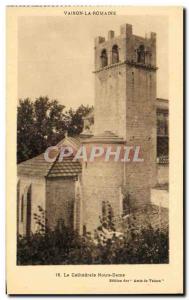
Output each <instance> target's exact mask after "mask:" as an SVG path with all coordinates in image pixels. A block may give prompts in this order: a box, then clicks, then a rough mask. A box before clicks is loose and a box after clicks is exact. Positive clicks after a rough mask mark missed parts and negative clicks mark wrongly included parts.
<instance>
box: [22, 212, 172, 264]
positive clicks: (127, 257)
mask: <svg viewBox="0 0 189 300" xmlns="http://www.w3.org/2000/svg"><path fill="white" fill-rule="evenodd" d="M107 218H108V219H107V220H108V221H107V222H106V220H105V216H103V217H102V218H101V224H102V225H101V226H100V227H98V229H97V231H96V238H92V237H91V235H90V233H86V234H85V235H83V236H79V235H78V234H77V233H76V232H74V231H73V230H71V229H69V228H66V227H65V226H64V224H63V223H62V224H61V226H60V224H58V226H57V228H55V230H50V229H49V228H47V227H46V228H45V229H44V223H43V222H42V221H41V220H40V217H37V216H36V220H37V222H38V225H40V224H42V225H41V228H39V230H38V232H37V233H35V234H32V235H31V236H30V237H18V242H17V264H18V265H55V264H56V265H59V264H159V263H162V264H163V263H168V252H169V250H168V249H169V242H168V229H165V228H164V229H163V231H162V230H159V229H158V228H153V227H152V226H151V225H148V226H145V227H143V226H140V227H137V228H136V227H135V226H134V224H129V225H128V226H127V228H126V230H125V231H124V233H122V234H119V233H117V232H116V231H115V229H114V226H115V225H114V224H113V222H112V219H111V217H110V214H108V217H107ZM104 224H105V228H104V229H103V226H104ZM99 232H101V235H99ZM104 232H105V233H107V232H108V233H109V234H108V235H106V234H105V233H104ZM102 235H103V237H104V239H103V242H102V239H101V236H102Z"/></svg>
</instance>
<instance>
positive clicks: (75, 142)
mask: <svg viewBox="0 0 189 300" xmlns="http://www.w3.org/2000/svg"><path fill="white" fill-rule="evenodd" d="M63 145H71V146H73V147H74V148H75V149H77V148H78V147H79V145H80V140H79V138H77V137H76V138H73V137H66V138H65V139H64V140H62V141H60V142H59V143H58V144H57V146H58V148H59V149H61V146H63ZM59 154H60V151H59V152H58V153H57V156H56V160H55V162H47V161H46V160H45V157H44V153H42V154H40V155H38V156H36V157H34V158H32V159H28V160H26V161H24V162H22V163H20V164H18V165H17V174H18V176H21V175H25V176H36V177H74V176H77V175H78V174H80V173H81V163H80V162H79V161H73V157H67V158H65V157H64V159H63V160H62V161H61V162H59V161H58V158H59Z"/></svg>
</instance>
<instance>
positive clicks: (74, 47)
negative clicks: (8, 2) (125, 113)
mask: <svg viewBox="0 0 189 300" xmlns="http://www.w3.org/2000/svg"><path fill="white" fill-rule="evenodd" d="M125 23H129V24H132V25H133V33H134V34H136V35H141V36H145V35H146V34H147V36H148V35H149V34H150V32H151V31H152V32H156V33H157V66H158V68H159V69H158V71H157V97H160V98H166V99H168V19H167V17H163V16H158V17H157V16H153V17H152V16H128V17H127V16H125V15H124V16H121V15H118V16H104V17H101V16H88V17H87V16H85V17H83V16H62V17H61V16H57V17H56V16H31V17H30V16H27V17H19V21H18V99H20V98H26V97H29V98H30V99H32V100H34V99H35V98H37V97H39V96H48V97H49V98H50V99H57V100H58V101H59V102H60V103H61V104H64V105H65V106H66V107H67V108H69V107H74V108H76V107H78V106H79V105H80V104H84V105H87V104H89V105H94V88H95V87H94V76H95V75H94V74H93V70H94V38H95V37H96V36H99V35H100V36H105V37H106V38H107V34H108V31H109V30H114V31H115V35H119V30H120V25H122V24H125Z"/></svg>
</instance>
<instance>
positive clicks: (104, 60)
mask: <svg viewBox="0 0 189 300" xmlns="http://www.w3.org/2000/svg"><path fill="white" fill-rule="evenodd" d="M107 65H108V56H107V52H106V49H104V50H102V52H101V66H102V68H104V67H106V66H107Z"/></svg>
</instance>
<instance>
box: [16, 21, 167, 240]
mask: <svg viewBox="0 0 189 300" xmlns="http://www.w3.org/2000/svg"><path fill="white" fill-rule="evenodd" d="M94 52H95V53H94V55H95V66H94V76H95V105H94V111H92V112H91V113H90V114H89V115H88V116H86V117H85V118H84V128H83V132H82V133H81V135H80V136H77V137H69V136H68V137H65V139H64V140H63V141H60V143H59V144H58V146H59V147H61V146H62V145H69V146H71V147H73V148H74V149H78V148H79V147H81V146H82V145H83V146H86V147H91V146H93V145H94V146H96V145H98V146H102V147H107V146H112V147H115V146H121V147H122V146H138V145H139V146H140V147H141V149H142V156H143V161H142V162H140V163H139V162H134V161H132V162H122V161H113V160H110V161H104V160H95V161H92V162H90V161H88V162H82V161H79V160H77V161H73V159H72V157H67V158H65V159H64V160H63V161H59V159H58V157H59V154H57V159H56V160H55V161H54V162H47V161H46V160H45V159H44V154H41V155H39V156H37V157H34V158H32V159H29V160H27V161H25V162H22V163H20V164H18V183H17V216H18V218H17V229H18V233H19V234H21V235H30V234H31V233H32V232H33V233H34V232H35V231H36V230H37V228H38V227H37V224H36V222H35V218H34V216H35V214H37V213H38V208H39V207H41V208H42V209H43V210H44V212H45V217H46V219H47V221H46V222H47V224H48V226H49V227H50V228H54V227H55V226H56V225H57V223H58V222H59V220H63V222H64V224H65V225H66V226H68V227H71V228H73V229H75V230H77V231H78V232H79V233H80V234H82V233H83V232H85V231H89V232H93V231H94V230H95V229H96V228H97V227H98V225H99V216H101V215H102V211H103V209H104V205H105V203H106V202H107V201H108V203H110V205H111V207H112V210H113V214H114V215H115V216H122V215H123V214H124V199H125V197H126V196H127V195H129V198H130V204H131V206H132V207H133V208H138V207H142V206H144V205H146V204H149V203H153V204H155V205H161V206H164V207H168V143H169V135H168V100H166V99H159V98H157V95H156V90H157V86H156V82H157V79H156V74H157V71H158V68H157V65H156V34H155V33H153V32H151V33H150V36H149V37H141V36H137V35H135V34H134V33H133V28H132V25H130V24H124V25H122V26H121V27H120V33H119V35H118V36H115V34H114V32H113V31H109V32H108V39H105V38H104V37H101V36H99V37H97V38H96V39H95V50H94Z"/></svg>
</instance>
